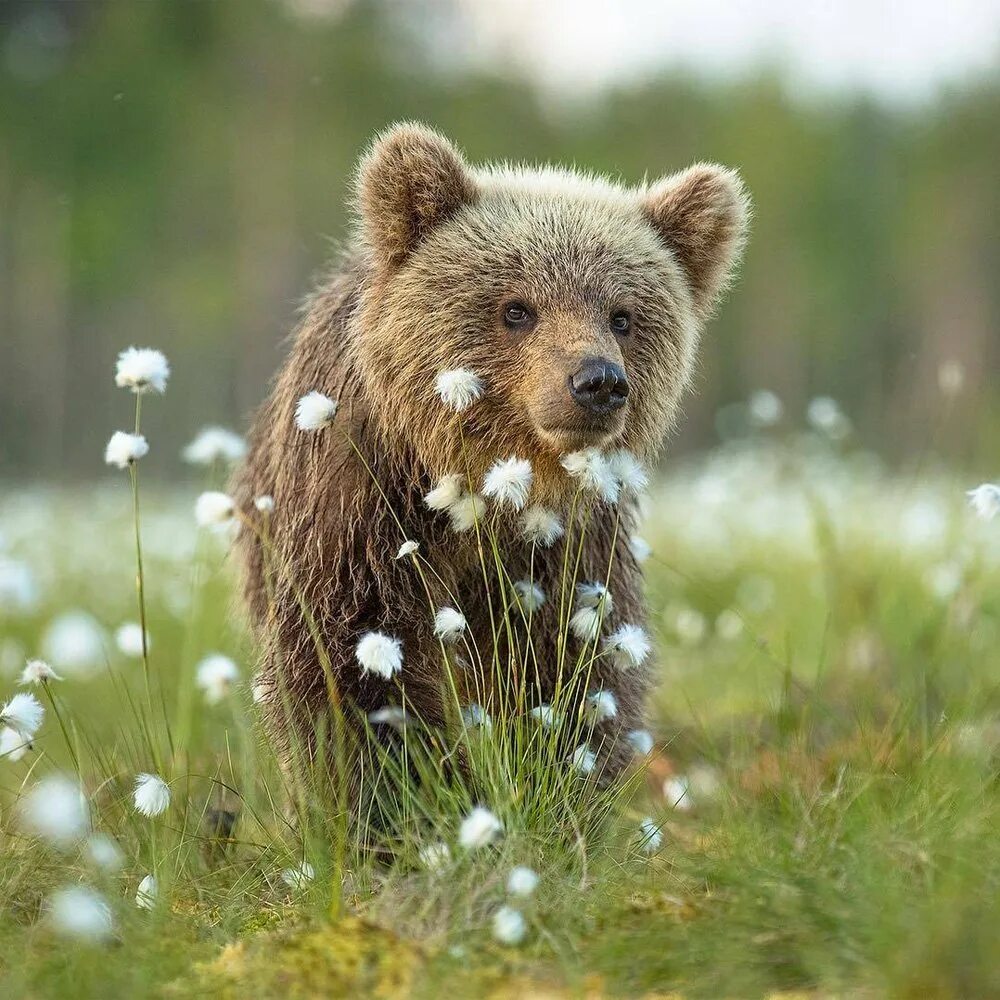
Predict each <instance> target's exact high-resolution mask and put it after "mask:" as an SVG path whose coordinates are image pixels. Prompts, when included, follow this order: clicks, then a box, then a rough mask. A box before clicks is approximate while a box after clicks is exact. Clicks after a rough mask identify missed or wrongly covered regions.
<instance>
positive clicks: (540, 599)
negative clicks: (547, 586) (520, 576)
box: [514, 580, 545, 614]
mask: <svg viewBox="0 0 1000 1000" xmlns="http://www.w3.org/2000/svg"><path fill="white" fill-rule="evenodd" d="M514 593H515V594H516V595H517V602H518V604H520V605H521V610H522V611H525V612H527V613H528V614H531V613H532V612H534V611H537V610H538V609H539V608H540V607H541V606H542V605H543V604H544V603H545V591H544V590H542V588H541V587H539V586H538V584H537V583H534V582H532V581H531V580H515V581H514Z"/></svg>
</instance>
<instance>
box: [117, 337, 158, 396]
mask: <svg viewBox="0 0 1000 1000" xmlns="http://www.w3.org/2000/svg"><path fill="white" fill-rule="evenodd" d="M168 378H170V365H169V364H167V359H166V358H165V357H164V356H163V354H162V353H161V352H160V351H157V350H154V349H153V348H151V347H128V348H126V349H125V350H124V351H122V352H121V354H119V355H118V364H117V365H116V367H115V385H117V386H118V387H119V388H120V389H131V390H132V391H133V392H137V393H144V392H150V391H152V392H159V393H163V392H165V391H166V388H167V379H168Z"/></svg>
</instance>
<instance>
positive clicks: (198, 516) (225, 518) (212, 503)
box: [194, 490, 236, 531]
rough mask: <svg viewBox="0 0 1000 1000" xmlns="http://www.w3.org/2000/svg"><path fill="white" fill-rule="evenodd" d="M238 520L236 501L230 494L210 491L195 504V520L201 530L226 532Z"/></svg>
mask: <svg viewBox="0 0 1000 1000" xmlns="http://www.w3.org/2000/svg"><path fill="white" fill-rule="evenodd" d="M235 518H236V501H235V500H234V499H233V498H232V497H231V496H229V494H228V493H220V492H219V491H218V490H208V491H206V492H205V493H202V494H201V496H199V497H198V499H197V500H196V501H195V504H194V519H195V521H196V522H197V523H198V527H199V528H210V529H211V530H213V531H225V530H226V529H227V528H230V527H231V526H232V525H233V522H234V519H235Z"/></svg>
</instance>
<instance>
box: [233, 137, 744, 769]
mask: <svg viewBox="0 0 1000 1000" xmlns="http://www.w3.org/2000/svg"><path fill="white" fill-rule="evenodd" d="M356 199H357V231H356V237H355V239H354V241H353V246H351V248H350V249H349V250H348V252H347V253H346V254H345V255H344V257H343V260H342V262H341V263H340V264H339V266H338V267H337V268H336V270H335V271H334V272H333V274H332V275H330V276H329V278H328V279H327V280H326V281H325V282H323V284H322V285H321V286H320V288H319V289H318V290H317V291H316V292H315V294H314V295H313V296H312V298H311V299H310V300H309V302H308V305H307V307H306V309H305V315H304V318H303V320H302V322H301V324H300V325H299V327H298V330H297V332H296V333H295V335H294V340H293V343H292V347H291V351H290V353H289V356H288V359H287V361H286V362H285V364H284V366H283V368H282V369H281V371H280V373H279V374H278V376H277V379H276V382H275V384H274V387H273V391H272V393H271V395H270V398H269V399H268V400H267V402H266V403H265V404H264V406H263V407H262V408H261V410H260V412H259V413H258V415H257V417H256V420H255V423H254V426H253V430H252V434H251V446H250V452H249V457H248V460H247V462H246V465H245V467H244V469H243V470H242V471H241V472H240V473H239V474H238V476H237V480H236V482H235V485H234V493H235V496H236V499H237V502H238V504H239V506H240V508H241V509H242V510H243V511H245V512H246V514H245V516H246V517H250V518H252V517H257V518H258V519H259V518H260V516H259V515H257V514H256V513H255V511H254V501H255V499H256V498H258V497H260V496H262V495H269V496H270V497H272V498H273V510H272V512H271V513H270V514H269V515H267V520H268V523H267V526H266V537H267V539H268V542H267V546H266V549H267V553H265V547H262V545H261V535H260V534H259V532H257V531H252V530H246V529H245V530H243V531H242V532H241V535H240V542H239V545H240V547H241V550H242V556H243V562H244V564H245V570H246V596H247V600H248V602H249V607H250V610H251V616H252V619H253V621H254V624H255V628H256V632H257V635H258V638H259V640H260V642H261V644H262V647H263V649H264V663H263V666H262V672H261V683H262V685H263V690H264V692H265V695H264V703H265V711H266V712H267V713H268V719H269V728H270V731H271V735H272V737H273V738H274V739H275V740H276V741H277V742H278V744H279V746H286V745H287V743H288V735H289V729H290V726H291V727H294V728H295V729H296V730H297V732H298V734H299V735H300V736H301V737H303V738H304V739H305V740H306V742H308V741H309V740H310V738H311V734H312V733H314V732H315V730H316V728H317V726H318V725H319V724H320V721H321V720H322V718H323V715H324V713H328V712H329V705H330V697H331V687H330V683H329V681H330V675H332V679H333V684H334V686H335V687H336V696H335V697H336V698H337V699H338V700H340V701H341V702H342V704H343V705H344V706H345V707H347V708H350V709H352V710H356V711H357V712H358V713H359V714H360V713H368V714H370V717H371V718H372V719H373V720H379V719H390V718H392V716H391V714H390V713H389V712H384V711H383V710H384V709H386V708H387V707H389V706H393V705H395V706H399V705H400V698H401V697H405V707H406V708H407V710H408V711H410V712H412V713H413V714H414V715H417V716H419V717H420V719H421V720H422V722H423V723H425V724H427V725H429V726H435V725H440V724H443V723H444V722H445V719H446V716H447V705H446V701H447V698H448V697H449V695H448V694H447V691H448V690H449V689H448V687H447V685H445V684H444V683H443V678H442V672H443V669H444V667H443V664H444V656H443V655H442V652H443V646H442V631H447V630H448V625H447V622H446V623H445V624H444V625H443V626H442V624H441V622H439V623H438V625H439V627H438V629H437V632H436V631H435V621H434V609H435V607H437V606H438V605H442V606H444V605H447V606H454V607H455V608H456V611H460V612H461V615H459V616H458V617H457V623H458V624H457V628H458V629H459V630H461V629H462V625H463V624H465V623H467V625H466V629H467V632H466V634H467V635H468V636H472V637H474V640H475V644H476V649H477V650H478V653H477V654H476V655H475V656H473V655H472V654H471V653H470V654H469V655H468V656H466V657H464V660H467V661H471V662H466V663H465V665H464V667H463V668H462V670H463V671H464V673H465V680H464V681H463V682H462V685H461V686H462V690H461V691H460V692H459V695H458V696H459V698H461V699H463V700H465V701H467V703H469V704H471V703H473V702H475V703H476V707H475V710H476V711H478V712H480V713H482V712H498V711H500V710H501V709H502V706H503V705H504V704H509V702H505V701H504V699H503V697H502V696H501V695H502V692H501V691H498V687H499V688H502V687H503V686H504V685H505V684H507V683H508V682H509V683H510V684H511V685H514V686H516V685H517V684H521V685H522V690H524V688H525V685H524V681H525V678H523V677H521V678H518V677H516V676H510V675H511V674H516V673H517V672H518V670H519V669H522V668H521V667H519V663H523V657H522V658H521V659H520V660H519V659H518V657H516V656H514V655H512V652H511V650H512V648H513V645H517V642H518V640H516V639H514V638H512V636H511V633H510V632H509V631H508V630H507V629H505V628H503V627H498V625H497V620H496V618H497V616H498V615H499V614H500V609H501V606H503V605H504V600H505V598H501V597H498V595H497V593H496V592H494V593H492V594H491V592H490V591H491V588H492V589H493V590H494V591H496V590H497V589H499V590H503V589H504V588H505V587H509V586H510V584H512V583H516V582H517V581H521V582H520V584H518V585H517V586H515V587H514V592H515V593H518V594H520V598H518V610H519V611H522V612H523V610H524V609H523V606H522V605H527V606H528V609H529V615H528V619H527V620H528V625H529V627H530V630H531V636H532V647H533V653H534V657H535V660H534V662H535V664H536V666H535V667H534V668H533V669H534V672H535V674H536V676H533V677H532V678H530V683H529V684H528V685H527V702H529V703H530V706H529V707H534V708H535V709H536V711H539V712H542V711H545V710H546V706H547V704H548V703H549V702H550V701H551V700H552V699H553V697H555V696H557V695H558V694H559V692H558V690H557V689H558V688H559V687H560V684H561V683H562V681H561V678H560V672H561V671H562V669H563V663H564V660H565V658H566V654H565V652H564V651H565V648H566V647H567V646H572V645H573V644H580V643H581V642H584V643H585V642H590V641H593V643H594V651H595V652H594V655H593V656H592V657H591V660H590V662H589V663H588V676H587V683H586V685H585V686H580V685H577V690H575V691H574V693H573V695H572V697H573V698H574V699H575V702H574V705H575V707H576V708H579V709H580V711H581V712H583V711H585V710H586V709H585V699H589V703H588V704H589V705H590V707H591V708H593V709H594V710H595V712H596V715H595V716H594V718H595V728H594V730H593V733H592V741H591V746H592V747H593V749H594V754H595V757H596V760H597V763H598V764H599V771H600V772H602V773H604V774H609V775H613V774H616V773H618V772H619V771H620V770H621V768H622V767H623V766H624V765H625V763H626V762H627V761H628V759H629V757H630V755H631V753H632V748H631V747H630V746H629V741H628V740H625V739H623V738H621V737H623V736H624V735H626V734H637V733H639V734H640V735H641V727H642V724H643V701H644V698H645V695H646V693H647V689H648V687H649V683H650V676H651V672H650V669H649V664H648V661H647V656H646V653H647V652H648V642H647V640H646V638H645V633H644V631H643V628H642V626H643V623H644V619H645V607H644V599H643V587H642V578H641V572H640V568H639V565H638V560H637V558H636V555H635V554H634V552H633V551H632V547H631V546H630V545H629V535H630V531H631V529H632V527H633V525H634V522H635V518H636V498H635V496H634V493H635V490H636V488H637V487H639V486H641V485H642V483H641V479H642V473H641V471H640V465H641V466H644V467H647V468H648V467H650V466H651V465H652V463H653V462H654V461H655V459H656V457H657V454H658V452H659V449H660V447H661V445H662V442H663V440H664V438H665V436H666V434H667V433H668V431H669V430H670V428H671V426H672V423H673V421H674V418H675V414H676V412H677V409H678V403H679V400H680V398H681V395H682V393H683V391H684V389H685V387H686V386H687V385H688V382H689V381H690V378H691V373H692V368H693V364H694V358H695V352H696V347H697V342H698V337H699V334H700V331H701V329H702V327H703V326H704V324H705V322H706V320H707V319H708V318H709V317H710V315H711V313H712V310H713V308H714V306H715V304H716V302H717V301H718V299H719V296H720V293H721V292H722V291H723V290H724V288H725V287H726V285H727V283H728V282H729V280H730V277H731V275H732V273H733V270H734V266H735V264H736V262H737V259H738V257H739V254H740V250H741V248H742V245H743V242H744V236H745V231H746V225H747V219H748V199H747V195H746V193H745V191H744V188H743V185H742V184H741V182H740V179H739V177H738V176H737V174H736V173H734V172H733V171H731V170H727V169H724V168H722V167H718V166H715V165H711V164H698V165H695V166H693V167H690V168H688V169H687V170H684V171H681V172H680V173H677V174H673V175H671V176H668V177H665V178H663V179H661V180H658V181H656V182H655V183H653V184H643V185H640V186H638V187H626V186H624V185H622V184H619V183H616V182H613V181H609V180H605V179H603V178H599V177H594V176H590V175H585V174H581V173H578V172H575V171H570V170H564V169H560V168H556V167H549V166H545V167H537V168H536V167H528V166H510V165H506V164H504V165H498V166H485V167H472V166H470V165H469V164H468V163H467V162H466V161H465V159H464V158H463V157H462V155H461V154H460V153H459V152H458V150H457V149H456V148H455V147H454V146H453V145H452V144H451V143H450V142H449V141H448V140H447V139H445V138H443V137H442V136H440V135H438V134H436V133H435V132H433V131H431V130H429V129H427V128H425V127H423V126H421V125H418V124H400V125H397V126H395V127H393V128H391V129H389V130H388V131H387V132H385V133H383V134H382V135H380V136H378V137H377V138H376V140H375V141H374V143H373V145H372V147H371V148H370V150H369V151H368V153H367V154H366V155H365V156H364V157H363V159H362V161H361V164H360V167H359V170H358V176H357V182H356ZM313 392H319V393H322V394H323V396H325V397H327V398H328V399H329V400H333V401H335V402H336V404H337V411H336V415H335V416H333V415H332V410H333V407H332V405H331V404H330V403H327V402H325V401H324V400H323V399H322V398H320V397H314V401H315V400H318V406H319V419H318V420H317V419H314V420H313V422H312V423H311V424H310V423H309V406H310V403H309V402H306V403H303V404H301V405H300V403H299V401H300V400H301V399H302V398H303V397H305V396H307V395H308V394H309V393H313ZM449 404H450V405H449ZM324 407H325V409H324ZM297 410H298V414H299V418H300V419H299V420H298V421H297V419H296V418H297ZM459 410H460V411H461V412H456V411H459ZM331 418H332V419H331ZM327 422H328V423H329V425H328V426H325V427H324V426H323V425H324V424H326V423H327ZM303 425H305V426H306V427H312V428H316V427H320V428H322V429H319V430H312V431H310V430H303V429H302V426H303ZM498 463H499V464H498ZM484 477H485V480H484ZM480 484H484V485H482V486H481V485H480ZM487 525H488V526H489V529H490V533H489V537H490V539H491V540H492V541H489V540H487V539H486V537H485V534H486V533H485V532H484V531H483V530H481V528H482V527H485V526H487ZM408 540H411V541H413V542H416V543H418V544H419V549H417V551H416V552H415V553H413V554H409V555H403V556H402V557H400V556H399V555H398V554H399V550H400V547H401V545H402V544H403V543H404V542H406V541H408ZM494 543H495V545H496V548H497V550H498V551H500V552H501V555H502V567H501V564H500V561H498V560H497V559H496V558H495V556H494V554H493V545H494ZM407 548H412V546H408V547H407ZM404 551H405V550H404ZM484 557H485V558H484ZM269 563H270V568H269V566H268V564H269ZM567 567H569V574H568V575H569V576H570V577H571V579H572V580H573V581H582V582H584V583H585V584H588V583H589V587H588V586H584V587H583V589H581V590H580V591H579V593H578V594H577V595H571V597H570V598H566V597H565V593H566V579H567ZM601 585H606V586H607V594H608V595H610V596H609V597H608V598H607V599H606V600H601V599H600V594H601V593H603V591H602V587H601ZM518 587H519V588H520V589H518ZM543 596H544V597H546V598H547V599H545V600H544V602H543V603H541V604H540V606H536V605H538V604H539V599H541V598H542V597H543ZM522 599H523V600H522ZM506 606H507V607H509V605H506ZM304 609H305V610H304ZM581 610H582V617H581V618H572V619H571V618H570V615H571V613H572V614H574V615H575V614H576V612H578V611H581ZM595 610H596V611H597V612H598V614H596V615H595V614H594V611H595ZM462 616H464V621H463V618H462ZM454 617H455V616H453V618H454ZM453 625H454V622H453ZM623 626H625V627H626V628H625V630H624V631H622V627H623ZM628 627H631V628H630V629H629V628H628ZM373 632H374V633H379V634H381V635H382V636H384V637H385V638H380V637H379V636H376V637H375V639H374V641H375V642H376V647H375V648H372V649H368V650H367V651H366V650H365V649H364V647H359V643H360V642H361V641H362V640H363V639H364V638H365V636H367V635H368V634H369V633H373ZM369 640H370V641H371V640H372V637H370V636H369ZM378 643H381V646H379V645H378ZM560 650H562V651H563V652H560ZM570 655H576V654H575V653H572V652H571V654H570ZM373 657H374V660H373V659H372V658H373ZM379 657H381V658H382V660H381V661H380V662H379ZM456 660H457V661H458V662H463V661H462V659H460V658H456ZM490 664H492V667H491V666H489V665H490ZM470 675H471V676H470ZM609 695H610V697H608V696H609ZM289 708H290V710H291V712H290V717H289ZM565 708H567V706H564V709H565ZM568 708H569V709H570V710H575V709H574V706H568ZM396 711H397V712H398V711H399V709H398V707H397V708H396ZM631 742H632V743H635V742H636V740H635V739H633V740H632V741H631ZM640 742H641V741H640ZM592 763H593V760H592Z"/></svg>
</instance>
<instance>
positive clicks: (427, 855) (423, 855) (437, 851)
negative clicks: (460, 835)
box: [418, 843, 451, 872]
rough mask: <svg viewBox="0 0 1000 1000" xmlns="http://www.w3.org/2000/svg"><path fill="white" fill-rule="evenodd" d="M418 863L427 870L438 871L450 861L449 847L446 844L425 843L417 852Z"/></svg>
mask: <svg viewBox="0 0 1000 1000" xmlns="http://www.w3.org/2000/svg"><path fill="white" fill-rule="evenodd" d="M418 857H419V859H420V864H421V865H423V867H424V868H426V869H427V870H428V871H429V872H439V871H441V869H442V868H445V867H447V866H448V864H449V863H450V862H451V849H450V848H449V847H448V845H447V844H444V843H437V844H426V845H425V846H424V847H421V848H420V852H419V854H418Z"/></svg>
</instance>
